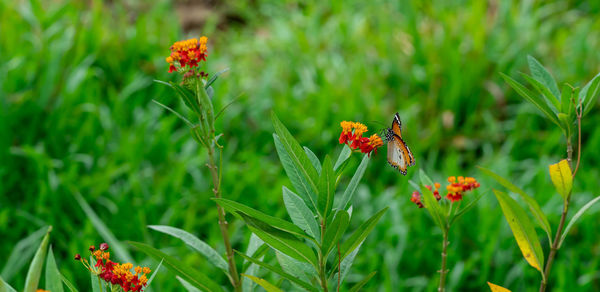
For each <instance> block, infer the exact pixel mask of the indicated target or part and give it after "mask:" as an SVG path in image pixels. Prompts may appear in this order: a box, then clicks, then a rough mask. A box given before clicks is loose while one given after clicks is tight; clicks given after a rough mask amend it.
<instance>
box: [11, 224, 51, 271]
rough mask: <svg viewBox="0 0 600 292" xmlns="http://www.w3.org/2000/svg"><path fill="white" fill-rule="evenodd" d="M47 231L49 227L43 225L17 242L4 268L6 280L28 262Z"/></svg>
mask: <svg viewBox="0 0 600 292" xmlns="http://www.w3.org/2000/svg"><path fill="white" fill-rule="evenodd" d="M47 231H48V227H42V228H40V229H38V230H36V231H35V232H34V233H32V234H30V235H28V236H27V237H25V238H23V239H21V240H19V242H17V244H16V245H15V247H14V248H13V250H12V251H11V252H10V255H9V256H8V260H7V261H6V263H5V265H4V268H3V269H2V277H3V278H4V280H5V281H9V280H10V279H11V278H12V277H13V275H15V274H16V273H17V272H19V271H20V270H21V268H22V267H23V266H25V265H26V264H27V263H28V261H29V259H31V257H33V254H34V253H35V251H36V250H37V248H38V246H39V244H40V242H41V240H42V237H44V235H46V232H47Z"/></svg>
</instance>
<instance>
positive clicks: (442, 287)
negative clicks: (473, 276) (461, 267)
mask: <svg viewBox="0 0 600 292" xmlns="http://www.w3.org/2000/svg"><path fill="white" fill-rule="evenodd" d="M448 229H449V228H446V230H444V231H443V232H444V241H443V243H442V269H441V270H440V285H439V286H438V292H443V291H445V289H446V274H447V273H448V270H446V257H447V253H446V248H447V247H448Z"/></svg>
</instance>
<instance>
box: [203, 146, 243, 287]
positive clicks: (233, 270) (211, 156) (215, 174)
mask: <svg viewBox="0 0 600 292" xmlns="http://www.w3.org/2000/svg"><path fill="white" fill-rule="evenodd" d="M219 159H223V158H222V157H220V158H219ZM208 169H209V170H210V174H211V176H212V181H213V193H214V195H215V198H220V197H221V192H220V191H221V190H220V185H221V182H220V175H219V171H217V165H216V163H215V149H214V145H209V147H208ZM217 213H218V216H219V228H220V229H221V236H222V237H223V242H224V243H225V250H226V252H227V263H228V265H229V274H230V280H231V284H232V285H233V289H234V290H235V291H237V292H239V291H242V285H241V282H240V276H239V275H238V271H237V267H236V265H235V259H234V257H233V248H232V247H231V242H230V241H229V231H228V229H227V225H228V223H227V221H226V220H225V210H224V209H223V207H221V206H220V205H219V204H217Z"/></svg>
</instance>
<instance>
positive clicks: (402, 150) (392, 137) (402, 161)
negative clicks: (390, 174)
mask: <svg viewBox="0 0 600 292" xmlns="http://www.w3.org/2000/svg"><path fill="white" fill-rule="evenodd" d="M385 140H386V141H387V142H388V145H387V160H388V163H389V164H390V165H391V166H392V167H393V168H395V169H397V170H398V171H400V173H402V174H403V175H406V170H407V169H408V167H409V166H413V165H415V157H414V156H413V154H412V152H410V149H409V148H408V145H406V142H404V140H402V122H401V121H400V115H398V113H396V114H395V115H394V120H393V121H392V127H391V128H387V131H386V132H385Z"/></svg>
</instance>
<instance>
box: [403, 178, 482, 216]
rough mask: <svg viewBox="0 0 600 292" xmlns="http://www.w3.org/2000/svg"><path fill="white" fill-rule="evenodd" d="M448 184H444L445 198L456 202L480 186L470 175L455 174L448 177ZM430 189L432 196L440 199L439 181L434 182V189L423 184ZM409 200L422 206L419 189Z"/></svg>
mask: <svg viewBox="0 0 600 292" xmlns="http://www.w3.org/2000/svg"><path fill="white" fill-rule="evenodd" d="M448 183H449V185H448V186H446V190H447V191H448V193H447V194H446V199H447V200H449V201H450V202H453V203H454V202H458V201H460V200H462V199H463V195H464V194H465V193H466V192H468V191H470V190H474V189H476V188H478V187H479V186H480V184H479V182H477V180H476V179H475V178H472V177H462V176H459V177H458V178H457V177H455V176H451V177H448ZM425 187H427V188H428V189H429V190H430V191H432V192H433V196H434V197H435V198H436V199H437V200H438V201H439V200H441V199H442V196H440V192H439V188H440V187H441V185H440V184H439V183H435V184H434V187H435V190H432V187H431V186H425ZM410 201H411V202H413V203H415V204H416V205H417V206H418V207H419V208H423V207H424V205H423V202H421V193H419V191H414V192H413V193H412V196H411V198H410Z"/></svg>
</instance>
